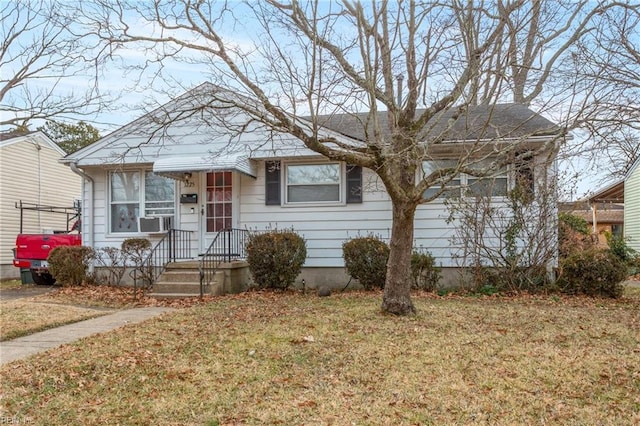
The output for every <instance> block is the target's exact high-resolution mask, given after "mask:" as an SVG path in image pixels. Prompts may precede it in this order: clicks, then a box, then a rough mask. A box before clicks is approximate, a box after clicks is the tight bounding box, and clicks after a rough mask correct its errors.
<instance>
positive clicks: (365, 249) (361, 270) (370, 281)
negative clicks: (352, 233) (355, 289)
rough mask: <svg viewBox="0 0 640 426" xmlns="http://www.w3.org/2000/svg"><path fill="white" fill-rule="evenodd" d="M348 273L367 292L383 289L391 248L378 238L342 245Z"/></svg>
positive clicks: (359, 239) (361, 238) (364, 238)
mask: <svg viewBox="0 0 640 426" xmlns="http://www.w3.org/2000/svg"><path fill="white" fill-rule="evenodd" d="M342 257H343V258H344V263H345V267H346V268H347V273H348V274H349V275H350V276H351V277H352V278H355V279H357V280H358V281H359V282H360V284H361V285H362V286H363V287H364V288H365V290H371V289H373V288H383V287H384V282H385V279H386V276H387V260H389V246H388V245H387V243H385V242H384V241H382V240H380V239H379V238H378V237H375V236H373V235H370V236H368V237H358V238H354V239H352V240H350V241H347V242H345V243H344V244H342Z"/></svg>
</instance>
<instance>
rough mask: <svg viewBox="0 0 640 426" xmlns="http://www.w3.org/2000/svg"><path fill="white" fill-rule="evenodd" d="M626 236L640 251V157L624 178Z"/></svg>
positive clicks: (631, 245) (633, 246)
mask: <svg viewBox="0 0 640 426" xmlns="http://www.w3.org/2000/svg"><path fill="white" fill-rule="evenodd" d="M624 236H625V238H626V239H627V242H628V244H629V247H631V248H632V249H634V250H635V251H637V252H638V253H640V158H638V159H637V160H636V162H635V163H633V166H631V168H630V169H629V172H628V173H627V175H626V176H625V178H624Z"/></svg>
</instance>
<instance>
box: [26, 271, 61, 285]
mask: <svg viewBox="0 0 640 426" xmlns="http://www.w3.org/2000/svg"><path fill="white" fill-rule="evenodd" d="M31 276H32V277H33V282H34V283H36V284H37V285H53V284H54V283H55V282H56V279H55V278H53V276H51V274H50V273H48V272H37V271H36V270H35V269H32V270H31Z"/></svg>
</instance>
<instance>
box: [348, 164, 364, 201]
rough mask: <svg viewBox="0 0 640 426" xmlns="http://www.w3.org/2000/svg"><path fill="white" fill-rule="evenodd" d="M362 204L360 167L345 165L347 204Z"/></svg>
mask: <svg viewBox="0 0 640 426" xmlns="http://www.w3.org/2000/svg"><path fill="white" fill-rule="evenodd" d="M361 202H362V167H360V166H354V165H353V164H347V203H361Z"/></svg>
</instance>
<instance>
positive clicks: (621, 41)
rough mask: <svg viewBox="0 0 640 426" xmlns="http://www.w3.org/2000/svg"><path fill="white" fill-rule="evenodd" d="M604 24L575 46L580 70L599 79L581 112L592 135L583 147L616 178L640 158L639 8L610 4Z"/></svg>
mask: <svg viewBox="0 0 640 426" xmlns="http://www.w3.org/2000/svg"><path fill="white" fill-rule="evenodd" d="M599 23H600V26H601V28H600V29H599V31H597V32H595V33H594V34H589V35H588V37H585V38H584V39H582V40H580V42H579V43H576V45H575V46H574V48H573V54H574V57H575V62H576V67H575V68H576V69H577V71H578V75H580V77H581V78H582V79H584V81H586V82H587V83H586V84H588V85H589V84H592V83H591V82H592V81H598V82H599V84H598V85H597V86H595V87H594V90H593V91H592V92H591V93H589V96H587V97H585V101H584V102H585V108H583V109H582V110H581V111H580V113H581V117H580V118H579V120H580V123H579V127H581V128H582V129H584V130H586V131H587V133H588V136H589V137H588V138H587V139H586V142H585V144H584V145H583V146H579V147H578V149H579V151H582V153H583V155H584V156H586V157H587V158H589V159H590V161H591V163H592V165H593V166H595V167H596V168H600V169H602V170H603V171H604V172H605V173H604V175H603V181H611V180H613V179H615V180H618V179H622V178H624V176H625V175H626V174H627V172H628V171H629V169H630V167H631V166H632V165H633V164H634V162H635V161H636V160H637V159H638V158H640V7H638V5H637V4H636V5H630V4H624V7H614V8H608V9H606V10H603V11H602V15H601V17H600V19H599ZM578 153H580V152H578Z"/></svg>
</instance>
